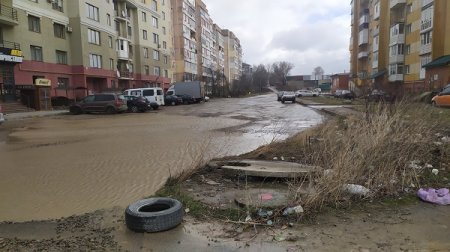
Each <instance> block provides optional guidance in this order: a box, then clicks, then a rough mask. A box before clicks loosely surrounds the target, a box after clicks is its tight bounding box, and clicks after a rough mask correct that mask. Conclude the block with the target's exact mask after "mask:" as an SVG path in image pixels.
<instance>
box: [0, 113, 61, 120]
mask: <svg viewBox="0 0 450 252" xmlns="http://www.w3.org/2000/svg"><path fill="white" fill-rule="evenodd" d="M67 113H69V110H48V111H30V112H19V113H10V114H4V117H5V120H7V121H8V120H9V121H13V120H22V119H27V118H36V117H45V116H55V115H63V114H67Z"/></svg>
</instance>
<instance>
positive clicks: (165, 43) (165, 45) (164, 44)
mask: <svg viewBox="0 0 450 252" xmlns="http://www.w3.org/2000/svg"><path fill="white" fill-rule="evenodd" d="M163 48H164V49H167V42H166V41H163Z"/></svg>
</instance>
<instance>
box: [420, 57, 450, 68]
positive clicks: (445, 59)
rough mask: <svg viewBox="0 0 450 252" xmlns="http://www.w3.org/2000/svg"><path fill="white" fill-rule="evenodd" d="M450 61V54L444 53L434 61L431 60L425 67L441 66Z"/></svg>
mask: <svg viewBox="0 0 450 252" xmlns="http://www.w3.org/2000/svg"><path fill="white" fill-rule="evenodd" d="M449 63H450V55H444V56H441V57H439V58H437V59H435V60H433V61H431V62H430V63H428V64H426V65H424V66H423V67H424V68H427V69H428V68H433V67H441V66H446V65H448V64H449Z"/></svg>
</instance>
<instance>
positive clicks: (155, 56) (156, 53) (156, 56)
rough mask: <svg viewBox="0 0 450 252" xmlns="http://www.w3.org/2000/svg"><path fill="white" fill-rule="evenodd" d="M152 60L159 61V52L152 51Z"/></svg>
mask: <svg viewBox="0 0 450 252" xmlns="http://www.w3.org/2000/svg"><path fill="white" fill-rule="evenodd" d="M153 59H154V60H159V51H156V50H153Z"/></svg>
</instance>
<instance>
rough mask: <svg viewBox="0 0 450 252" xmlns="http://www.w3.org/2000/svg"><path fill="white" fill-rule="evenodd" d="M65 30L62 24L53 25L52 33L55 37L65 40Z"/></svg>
mask: <svg viewBox="0 0 450 252" xmlns="http://www.w3.org/2000/svg"><path fill="white" fill-rule="evenodd" d="M65 28H66V27H65V26H64V25H62V24H58V23H54V24H53V33H54V34H55V37H57V38H62V39H65V38H66V31H65Z"/></svg>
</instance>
